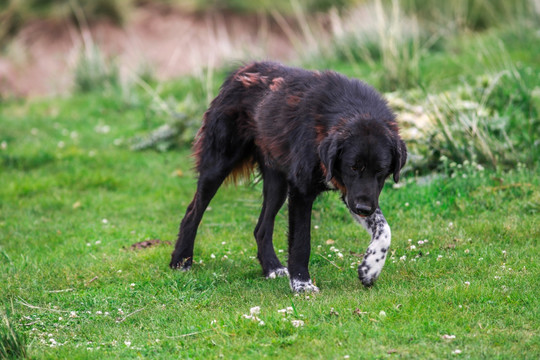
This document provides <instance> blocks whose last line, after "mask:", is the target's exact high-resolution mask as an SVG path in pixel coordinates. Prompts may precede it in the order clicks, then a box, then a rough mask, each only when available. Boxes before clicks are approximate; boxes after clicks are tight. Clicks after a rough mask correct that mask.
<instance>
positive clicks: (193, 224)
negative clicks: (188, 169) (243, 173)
mask: <svg viewBox="0 0 540 360" xmlns="http://www.w3.org/2000/svg"><path fill="white" fill-rule="evenodd" d="M230 170H231V169H223V170H221V171H219V172H217V173H215V174H212V175H210V176H209V175H206V174H202V173H201V175H200V177H199V181H198V183H197V191H196V193H195V196H194V197H193V200H192V201H191V203H190V204H189V206H188V208H187V210H186V214H185V216H184V218H183V219H182V223H181V224H180V231H179V233H178V239H177V240H176V245H175V248H174V251H173V253H172V258H171V263H170V264H169V266H170V267H171V268H173V269H182V270H188V269H189V268H190V267H191V264H192V262H193V246H194V243H195V236H196V235H197V228H198V227H199V224H200V222H201V220H202V216H203V213H204V211H205V210H206V208H207V207H208V204H209V203H210V200H212V198H213V197H214V195H215V194H216V192H217V190H218V188H219V187H220V186H221V184H222V183H223V181H224V180H225V178H226V177H227V175H228V174H229V172H230Z"/></svg>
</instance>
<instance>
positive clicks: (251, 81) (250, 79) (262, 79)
mask: <svg viewBox="0 0 540 360" xmlns="http://www.w3.org/2000/svg"><path fill="white" fill-rule="evenodd" d="M234 80H236V81H238V82H241V83H242V85H243V86H244V87H250V86H253V85H256V84H258V83H263V84H266V82H267V81H268V77H267V76H261V74H260V73H258V72H255V73H254V72H246V73H237V74H236V75H235V76H234Z"/></svg>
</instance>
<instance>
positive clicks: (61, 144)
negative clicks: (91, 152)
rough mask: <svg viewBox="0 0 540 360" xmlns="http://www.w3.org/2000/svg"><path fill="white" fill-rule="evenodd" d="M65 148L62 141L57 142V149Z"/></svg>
mask: <svg viewBox="0 0 540 360" xmlns="http://www.w3.org/2000/svg"><path fill="white" fill-rule="evenodd" d="M65 146H66V143H65V142H63V141H59V142H58V147H59V148H60V149H62V148H63V147H65Z"/></svg>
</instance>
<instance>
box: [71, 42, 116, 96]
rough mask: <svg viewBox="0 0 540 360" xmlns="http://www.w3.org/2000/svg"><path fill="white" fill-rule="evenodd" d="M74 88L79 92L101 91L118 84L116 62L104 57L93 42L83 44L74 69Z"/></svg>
mask: <svg viewBox="0 0 540 360" xmlns="http://www.w3.org/2000/svg"><path fill="white" fill-rule="evenodd" d="M74 82H75V90H76V91H79V92H90V91H103V90H105V89H110V88H115V87H116V88H118V87H119V86H120V74H119V71H118V67H117V66H116V64H115V63H114V62H113V61H111V60H110V59H108V58H106V57H105V56H104V55H103V53H102V52H101V50H100V49H99V48H98V47H97V46H96V45H95V44H93V43H89V44H87V45H86V46H84V47H83V48H82V49H81V51H80V53H79V59H78V61H77V64H76V66H75V70H74Z"/></svg>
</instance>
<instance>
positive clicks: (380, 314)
mask: <svg viewBox="0 0 540 360" xmlns="http://www.w3.org/2000/svg"><path fill="white" fill-rule="evenodd" d="M379 316H380V317H383V318H384V317H386V312H385V311H384V310H381V311H379Z"/></svg>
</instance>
